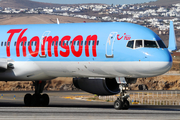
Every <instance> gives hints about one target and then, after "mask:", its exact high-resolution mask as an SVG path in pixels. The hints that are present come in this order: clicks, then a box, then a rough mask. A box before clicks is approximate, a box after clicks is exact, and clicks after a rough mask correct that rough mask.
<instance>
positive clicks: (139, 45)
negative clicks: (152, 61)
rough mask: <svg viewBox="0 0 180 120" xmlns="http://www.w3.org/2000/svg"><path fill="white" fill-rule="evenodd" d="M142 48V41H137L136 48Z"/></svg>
mask: <svg viewBox="0 0 180 120" xmlns="http://www.w3.org/2000/svg"><path fill="white" fill-rule="evenodd" d="M139 47H142V40H136V45H135V48H139Z"/></svg>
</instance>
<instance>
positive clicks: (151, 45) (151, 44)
mask: <svg viewBox="0 0 180 120" xmlns="http://www.w3.org/2000/svg"><path fill="white" fill-rule="evenodd" d="M144 47H148V48H158V46H157V44H156V41H149V40H144Z"/></svg>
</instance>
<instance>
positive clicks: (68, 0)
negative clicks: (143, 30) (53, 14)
mask: <svg viewBox="0 0 180 120" xmlns="http://www.w3.org/2000/svg"><path fill="white" fill-rule="evenodd" d="M32 1H37V2H47V3H59V4H82V3H104V4H109V5H111V4H114V5H116V4H121V5H122V4H134V3H144V2H150V1H156V0H32Z"/></svg>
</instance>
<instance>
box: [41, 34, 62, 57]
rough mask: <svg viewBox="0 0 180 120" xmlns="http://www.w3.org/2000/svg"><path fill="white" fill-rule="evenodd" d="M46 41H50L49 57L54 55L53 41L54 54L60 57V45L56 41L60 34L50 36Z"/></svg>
mask: <svg viewBox="0 0 180 120" xmlns="http://www.w3.org/2000/svg"><path fill="white" fill-rule="evenodd" d="M46 41H48V56H49V57H51V56H52V53H51V46H52V43H53V42H54V55H55V57H58V46H57V45H56V42H58V41H59V37H58V36H55V37H52V36H49V37H48V38H47V40H46ZM44 45H45V44H44Z"/></svg>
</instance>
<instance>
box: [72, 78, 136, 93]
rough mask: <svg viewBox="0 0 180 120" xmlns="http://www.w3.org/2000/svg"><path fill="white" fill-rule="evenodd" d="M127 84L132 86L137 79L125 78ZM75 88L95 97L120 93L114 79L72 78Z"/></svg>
mask: <svg viewBox="0 0 180 120" xmlns="http://www.w3.org/2000/svg"><path fill="white" fill-rule="evenodd" d="M125 79H126V82H127V83H129V84H134V83H136V81H137V78H125ZM73 84H74V86H75V87H76V88H78V89H81V90H83V91H86V92H89V93H92V94H97V95H114V94H117V93H119V92H120V90H119V84H117V82H116V79H115V78H73Z"/></svg>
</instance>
